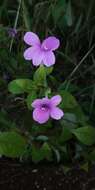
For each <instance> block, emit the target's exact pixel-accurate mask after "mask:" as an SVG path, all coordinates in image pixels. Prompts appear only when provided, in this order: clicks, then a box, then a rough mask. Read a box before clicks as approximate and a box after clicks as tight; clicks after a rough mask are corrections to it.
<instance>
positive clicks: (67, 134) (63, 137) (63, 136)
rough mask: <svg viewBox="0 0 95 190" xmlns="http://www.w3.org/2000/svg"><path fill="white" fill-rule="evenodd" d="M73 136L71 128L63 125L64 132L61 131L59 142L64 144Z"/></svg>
mask: <svg viewBox="0 0 95 190" xmlns="http://www.w3.org/2000/svg"><path fill="white" fill-rule="evenodd" d="M71 138H72V133H71V131H70V129H69V128H67V127H65V126H64V127H62V132H61V136H60V138H59V142H60V143H61V144H62V143H64V142H66V141H68V140H70V139H71Z"/></svg>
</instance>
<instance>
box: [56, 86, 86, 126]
mask: <svg viewBox="0 0 95 190" xmlns="http://www.w3.org/2000/svg"><path fill="white" fill-rule="evenodd" d="M59 93H60V95H61V96H62V100H63V101H62V103H61V105H60V107H61V108H62V109H63V110H64V113H65V112H68V113H72V114H75V116H76V119H77V122H78V123H82V124H86V121H87V119H86V117H85V115H84V113H83V111H82V109H81V107H80V105H79V104H78V102H77V101H76V99H75V97H74V96H73V95H72V94H71V93H69V92H67V91H65V90H61V91H59Z"/></svg>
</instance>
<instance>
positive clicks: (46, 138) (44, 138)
mask: <svg viewBox="0 0 95 190" xmlns="http://www.w3.org/2000/svg"><path fill="white" fill-rule="evenodd" d="M36 140H37V141H43V142H45V141H48V137H47V136H45V135H39V136H37V137H36Z"/></svg>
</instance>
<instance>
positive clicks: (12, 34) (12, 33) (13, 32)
mask: <svg viewBox="0 0 95 190" xmlns="http://www.w3.org/2000/svg"><path fill="white" fill-rule="evenodd" d="M8 34H9V36H10V37H15V36H16V34H17V30H16V29H15V28H9V29H8Z"/></svg>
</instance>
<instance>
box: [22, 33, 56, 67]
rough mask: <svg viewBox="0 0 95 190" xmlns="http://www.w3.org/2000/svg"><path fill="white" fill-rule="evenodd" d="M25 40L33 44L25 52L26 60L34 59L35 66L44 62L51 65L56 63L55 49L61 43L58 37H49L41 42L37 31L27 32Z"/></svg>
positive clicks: (48, 65)
mask: <svg viewBox="0 0 95 190" xmlns="http://www.w3.org/2000/svg"><path fill="white" fill-rule="evenodd" d="M24 41H25V42H26V43H27V44H28V45H30V46H31V47H29V48H28V49H27V50H25V52H24V58H25V59H26V60H32V61H33V65H35V66H38V65H40V64H44V65H46V66H47V67H50V66H51V65H54V64H55V55H54V53H53V51H54V50H56V49H57V48H58V47H59V45H60V42H59V40H58V39H57V38H56V37H54V36H51V37H48V38H46V39H45V40H44V41H43V42H42V43H41V42H40V39H39V37H38V36H37V35H36V34H35V33H33V32H26V34H25V36H24Z"/></svg>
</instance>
